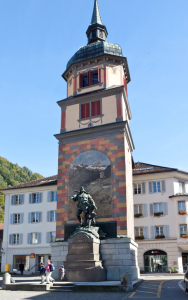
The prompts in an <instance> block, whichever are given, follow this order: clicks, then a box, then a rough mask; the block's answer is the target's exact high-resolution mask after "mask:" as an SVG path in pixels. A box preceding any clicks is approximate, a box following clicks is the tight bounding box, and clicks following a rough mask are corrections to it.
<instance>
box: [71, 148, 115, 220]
mask: <svg viewBox="0 0 188 300" xmlns="http://www.w3.org/2000/svg"><path fill="white" fill-rule="evenodd" d="M81 186H84V188H85V190H86V191H87V192H88V193H90V195H91V196H92V197H93V199H94V201H95V203H96V206H97V217H98V218H111V217H112V186H111V163H110V161H109V159H108V157H107V156H106V155H104V154H103V153H101V152H99V151H94V150H90V151H86V152H84V153H81V154H80V155H79V156H77V157H76V158H75V159H74V161H73V162H72V164H71V166H70V170H69V205H68V217H69V221H71V220H72V221H73V220H76V211H77V203H75V202H73V201H72V199H71V196H72V195H74V194H75V190H77V191H78V190H79V189H80V187H81Z"/></svg>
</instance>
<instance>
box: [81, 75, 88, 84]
mask: <svg viewBox="0 0 188 300" xmlns="http://www.w3.org/2000/svg"><path fill="white" fill-rule="evenodd" d="M86 86H88V77H87V75H85V76H82V87H86Z"/></svg>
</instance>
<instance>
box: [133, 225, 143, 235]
mask: <svg viewBox="0 0 188 300" xmlns="http://www.w3.org/2000/svg"><path fill="white" fill-rule="evenodd" d="M135 234H136V236H143V235H144V233H143V227H136V232H135Z"/></svg>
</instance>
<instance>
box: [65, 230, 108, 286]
mask: <svg viewBox="0 0 188 300" xmlns="http://www.w3.org/2000/svg"><path fill="white" fill-rule="evenodd" d="M98 237H99V235H98V228H97V227H93V228H85V229H83V228H80V229H78V230H77V231H76V232H75V233H74V234H73V236H72V238H70V239H69V240H68V254H67V259H66V261H65V263H64V266H65V270H66V275H65V276H66V279H67V280H68V281H72V282H98V281H105V280H106V271H105V269H104V268H103V266H102V261H101V260H100V253H99V245H100V240H99V238H98Z"/></svg>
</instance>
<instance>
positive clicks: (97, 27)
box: [86, 0, 108, 44]
mask: <svg viewBox="0 0 188 300" xmlns="http://www.w3.org/2000/svg"><path fill="white" fill-rule="evenodd" d="M94 1H95V2H94V8H93V15H92V18H91V24H90V25H89V27H88V29H87V32H86V34H87V38H88V44H92V43H96V42H102V41H103V42H105V41H106V38H107V35H108V31H107V29H106V26H105V25H103V23H102V19H101V15H100V11H99V4H98V0H94Z"/></svg>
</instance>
